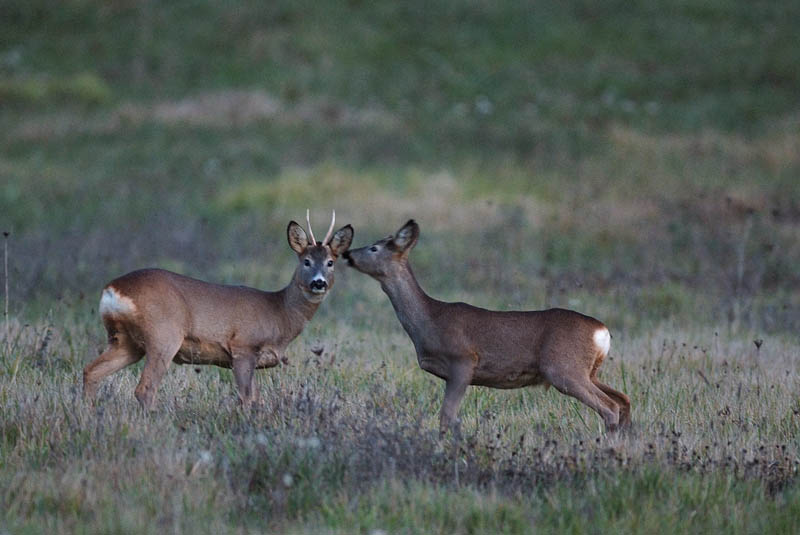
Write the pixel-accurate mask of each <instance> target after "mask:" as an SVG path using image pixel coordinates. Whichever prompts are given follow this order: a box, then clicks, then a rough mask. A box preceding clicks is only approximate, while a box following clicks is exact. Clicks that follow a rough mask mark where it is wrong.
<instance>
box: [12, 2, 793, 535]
mask: <svg viewBox="0 0 800 535" xmlns="http://www.w3.org/2000/svg"><path fill="white" fill-rule="evenodd" d="M798 23H800V4H798V3H796V2H786V3H776V4H774V5H773V4H771V3H755V4H754V3H751V2H744V1H731V2H718V3H710V4H708V3H707V4H702V5H701V4H700V3H693V2H685V1H672V0H670V1H666V2H664V1H662V2H656V1H641V2H633V3H619V2H611V3H602V5H597V4H596V3H594V2H583V1H576V0H570V1H567V2H562V3H559V4H558V5H553V6H548V5H546V4H543V3H535V4H532V3H527V2H510V1H509V2H506V1H498V2H455V1H443V2H436V3H430V2H419V1H416V0H414V1H410V2H384V1H379V2H372V3H368V2H360V1H357V0H354V1H349V2H306V1H293V2H288V1H286V2H284V1H278V2H270V3H267V4H266V5H265V3H263V2H256V1H243V2H236V3H213V2H202V1H192V0H179V1H175V2H170V3H168V4H167V5H157V4H156V3H155V2H151V1H147V0H138V1H137V0H129V1H122V0H119V1H113V2H93V1H88V0H68V1H64V2H59V3H57V5H54V4H52V3H51V2H45V1H42V0H33V1H29V2H18V1H15V0H10V1H3V2H0V231H5V232H9V233H10V235H9V236H8V238H7V239H6V240H5V241H4V243H3V245H4V246H6V247H7V251H8V272H7V274H5V273H4V275H6V276H5V277H4V280H3V281H2V282H5V281H6V280H7V282H8V294H7V295H4V302H3V305H6V304H7V306H8V311H9V314H8V316H7V317H4V318H3V324H2V325H0V533H5V532H8V533H42V532H47V533H106V532H108V533H112V532H113V533H153V532H159V533H161V532H164V533H167V532H175V533H183V532H193V533H342V534H344V533H348V534H349V533H365V534H374V535H378V534H402V533H495V532H497V533H531V532H555V531H559V532H569V533H601V532H604V533H615V532H623V533H624V532H641V533H654V532H665V533H674V532H691V533H697V532H709V531H710V532H726V533H760V532H766V531H769V532H771V533H796V532H797V530H798V529H800V483H799V482H798V475H800V474H798V471H800V438H798V437H800V394H799V393H800V358H799V354H800V335H799V334H798V333H800V270H798V266H800V240H799V239H798V236H800V108H798V102H797V95H798V94H800V69H798V65H800V47H797V46H796V44H795V41H796V28H797V26H798ZM306 208H310V209H311V211H312V221H313V222H314V224H315V227H316V228H318V229H320V230H318V231H317V233H320V232H323V231H324V229H325V228H327V224H328V222H329V217H330V210H331V209H335V210H336V213H337V222H338V223H339V224H342V225H343V224H345V223H351V224H352V225H353V227H354V228H355V240H354V244H355V246H361V245H365V244H367V243H370V242H371V241H373V240H376V239H378V238H381V237H383V236H385V235H387V234H389V233H390V232H393V231H395V230H396V229H397V228H398V227H400V226H401V225H402V224H403V223H404V222H405V221H406V220H407V219H409V218H412V217H413V218H414V219H416V220H417V221H418V222H419V223H420V226H421V229H422V234H421V238H420V241H419V243H418V244H417V246H416V248H415V249H414V251H413V252H412V255H411V261H412V265H413V267H414V269H415V273H416V275H417V277H418V279H419V281H420V283H421V285H422V286H423V288H425V290H426V291H427V292H428V293H430V294H431V295H432V296H434V297H436V298H439V299H443V300H450V301H466V302H469V303H472V304H475V305H479V306H484V307H488V308H495V309H504V310H508V309H541V308H546V307H551V306H560V307H566V308H571V309H575V310H578V311H581V312H584V313H586V314H590V315H592V316H594V317H597V318H598V319H600V320H602V321H603V322H605V323H606V324H607V325H608V327H609V329H610V330H611V333H612V337H613V340H612V346H611V353H610V355H609V358H608V359H606V361H605V363H604V364H603V367H602V368H601V372H600V373H601V376H602V378H603V380H604V382H606V383H608V384H609V385H611V386H613V387H614V388H617V389H619V390H622V391H624V392H625V393H627V394H628V395H629V396H630V398H631V401H632V418H633V426H632V428H631V429H630V430H628V431H626V432H620V433H615V434H607V433H605V432H604V431H603V428H602V422H601V419H600V418H599V417H598V416H597V415H596V414H595V413H594V412H592V411H591V410H589V409H588V408H586V407H584V406H583V405H581V404H579V403H578V402H576V401H575V400H573V399H572V398H567V397H565V396H563V395H561V394H559V393H558V392H557V391H555V390H554V389H549V390H545V389H541V388H540V389H520V390H508V391H501V390H492V389H486V388H478V387H472V388H471V389H469V390H468V392H467V396H466V397H465V399H464V403H463V405H462V408H461V412H460V416H461V420H462V425H461V429H462V436H461V437H460V439H457V438H456V437H453V436H451V435H448V436H447V437H445V438H444V439H441V440H440V439H439V438H438V432H437V426H438V411H439V407H440V404H441V400H442V396H443V390H444V383H443V382H442V381H440V380H439V379H437V378H435V377H433V376H432V375H429V374H426V373H425V372H423V371H422V370H420V369H419V367H418V365H417V363H416V358H415V353H414V348H413V345H412V344H411V341H410V340H409V339H408V337H407V336H406V334H405V332H404V331H403V330H402V328H401V326H400V324H399V322H398V321H397V319H396V317H395V315H394V311H393V309H392V307H391V305H390V303H389V301H388V299H387V298H386V296H385V295H384V294H383V293H382V291H381V290H380V287H379V286H378V284H377V283H376V282H375V281H373V280H371V279H369V278H368V277H366V276H364V275H361V274H359V273H356V272H354V271H352V270H350V269H348V268H347V267H346V266H345V265H344V263H343V262H341V263H340V264H339V265H338V266H337V274H336V283H335V285H334V287H333V289H332V291H331V293H330V295H329V296H328V297H327V298H326V300H325V302H324V303H323V304H322V306H321V307H320V310H319V311H318V312H317V314H316V316H315V317H314V319H313V320H312V321H311V322H310V323H309V325H308V326H307V327H306V329H305V331H304V332H303V333H302V334H301V336H300V337H299V338H298V339H297V340H295V341H294V342H293V343H292V345H290V346H289V350H288V357H289V364H288V365H281V366H279V367H277V368H273V369H271V370H264V371H259V372H257V377H258V384H259V388H260V391H261V397H262V403H261V405H259V406H257V407H256V408H254V409H252V410H247V411H246V410H243V409H242V408H240V407H239V406H238V405H237V403H236V394H235V386H234V382H233V377H232V373H231V372H230V371H229V370H223V369H218V368H213V367H197V368H195V367H192V366H173V367H172V368H171V369H170V371H169V372H168V374H167V376H166V378H165V379H164V381H163V383H162V385H161V387H160V389H159V393H158V396H157V402H156V409H155V411H154V412H152V413H150V414H144V413H143V412H142V411H141V409H140V408H139V406H138V404H137V402H136V400H135V398H134V397H133V390H134V388H135V386H136V383H137V381H138V377H139V374H140V372H141V367H142V363H139V364H137V365H135V366H132V367H130V368H128V369H125V370H123V371H120V372H118V373H117V374H115V375H112V376H111V377H110V378H108V379H107V380H106V381H105V382H104V384H103V386H102V387H101V389H100V392H99V395H98V400H97V403H96V404H95V405H94V406H92V405H89V404H87V403H85V402H84V401H83V399H82V395H81V387H82V385H81V381H82V376H81V373H82V369H83V367H84V366H85V365H86V364H87V363H88V362H89V361H91V360H92V359H94V358H95V357H96V356H97V355H98V354H99V353H100V352H101V351H102V349H103V347H104V345H105V332H104V330H103V328H102V325H101V322H100V319H99V317H98V315H97V304H98V300H99V294H100V290H101V288H102V287H103V285H104V284H105V283H106V282H108V281H109V280H110V279H112V278H114V277H116V276H118V275H120V274H123V273H125V272H127V271H130V270H133V269H137V268H141V267H147V266H157V267H163V268H167V269H171V270H174V271H178V272H180V273H184V274H186V275H190V276H194V277H198V278H203V279H206V280H211V281H215V282H224V283H231V284H246V285H250V286H255V287H258V288H262V289H278V288H281V287H283V286H284V285H285V284H286V283H287V282H288V281H289V278H290V277H291V274H292V272H293V270H294V268H295V265H296V262H297V261H296V256H295V255H294V253H293V252H292V251H291V250H290V249H289V247H288V244H287V242H286V234H285V232H286V225H287V223H288V221H289V220H291V219H294V220H297V221H302V220H303V217H304V214H305V209H306Z"/></svg>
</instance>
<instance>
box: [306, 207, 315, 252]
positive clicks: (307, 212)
mask: <svg viewBox="0 0 800 535" xmlns="http://www.w3.org/2000/svg"><path fill="white" fill-rule="evenodd" d="M310 216H311V213H310V211H309V210H308V208H306V223H308V235H309V236H311V245H316V244H317V240H315V239H314V231H312V230H311V217H310Z"/></svg>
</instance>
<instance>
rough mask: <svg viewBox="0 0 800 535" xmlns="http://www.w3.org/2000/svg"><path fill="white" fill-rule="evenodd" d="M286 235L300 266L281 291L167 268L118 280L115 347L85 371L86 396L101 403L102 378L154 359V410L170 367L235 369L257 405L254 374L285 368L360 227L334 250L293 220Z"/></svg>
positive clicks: (107, 312)
mask: <svg viewBox="0 0 800 535" xmlns="http://www.w3.org/2000/svg"><path fill="white" fill-rule="evenodd" d="M287 237H288V239H289V245H290V246H291V247H292V249H293V250H294V251H295V252H296V253H297V255H298V260H299V265H298V267H297V269H296V270H295V273H294V276H293V277H292V280H291V282H290V283H289V284H288V285H287V286H286V287H285V288H283V289H282V290H279V291H276V292H265V291H261V290H256V289H255V288H248V287H245V286H226V285H222V284H212V283H209V282H204V281H201V280H197V279H192V278H190V277H185V276H183V275H178V274H177V273H172V272H170V271H165V270H161V269H142V270H139V271H133V272H131V273H128V274H127V275H123V276H122V277H119V278H117V279H114V280H113V281H111V282H110V283H109V284H108V285H107V286H106V287H105V290H104V298H103V300H102V301H101V314H102V318H103V324H104V325H105V327H106V331H107V332H108V348H107V349H106V350H105V351H104V352H103V354H102V355H100V356H99V357H98V358H97V359H96V360H94V361H93V362H92V363H90V364H89V365H87V366H86V368H85V369H84V372H83V386H84V395H85V396H86V398H87V399H93V398H94V396H95V394H96V392H97V388H98V386H99V384H100V381H101V380H102V379H103V378H105V377H107V376H108V375H111V374H112V373H114V372H116V371H118V370H121V369H122V368H124V367H126V366H129V365H131V364H133V363H135V362H137V361H139V360H140V359H141V358H142V357H143V356H145V355H147V362H146V363H145V366H144V370H143V371H142V377H141V379H140V380H139V385H138V386H137V387H136V393H135V394H136V399H138V400H139V402H140V403H141V405H142V406H143V407H144V408H148V409H149V408H151V407H152V405H153V400H154V396H155V393H156V390H157V388H158V385H159V383H160V382H161V379H162V378H163V376H164V373H165V372H166V370H167V367H168V366H169V363H170V362H175V363H177V364H213V365H216V366H221V367H224V368H232V369H233V373H234V378H235V380H236V385H237V388H238V391H239V397H240V399H241V401H242V403H243V404H244V405H250V404H251V403H252V402H253V401H255V400H256V399H257V397H258V392H257V390H256V389H255V385H254V380H253V371H254V370H255V369H256V368H271V367H273V366H277V365H278V363H279V362H281V361H284V362H285V356H284V350H285V349H286V347H287V346H288V345H289V343H290V342H291V341H292V340H294V339H295V338H296V337H297V336H298V335H299V334H300V332H301V331H302V330H303V327H304V326H305V324H306V323H307V322H308V321H309V320H310V319H311V318H312V317H313V316H314V313H315V312H316V310H317V308H318V307H319V303H320V302H321V301H322V299H323V298H324V296H325V295H326V294H327V291H329V290H330V288H331V287H332V286H333V264H332V263H333V262H334V261H335V260H336V258H337V257H338V256H339V255H340V254H341V253H342V252H344V251H345V250H347V248H348V247H349V246H350V243H351V242H352V239H353V229H352V227H350V225H347V226H345V227H343V228H341V229H339V230H338V231H337V232H336V234H335V235H334V237H333V238H332V239H331V244H330V245H327V244H326V245H323V244H309V243H308V240H307V238H306V234H305V232H304V231H303V229H302V228H301V227H300V226H299V225H298V224H297V223H295V222H294V221H292V222H291V223H290V224H289V227H288V229H287ZM328 264H331V265H328ZM315 278H317V279H324V281H325V283H326V285H327V286H326V288H325V289H324V291H320V290H317V292H316V293H315V292H314V291H313V290H312V287H311V283H312V280H314V279H315ZM114 305H116V306H114Z"/></svg>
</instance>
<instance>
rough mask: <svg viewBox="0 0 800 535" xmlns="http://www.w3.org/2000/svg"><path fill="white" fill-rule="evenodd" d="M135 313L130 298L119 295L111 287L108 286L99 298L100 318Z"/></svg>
mask: <svg viewBox="0 0 800 535" xmlns="http://www.w3.org/2000/svg"><path fill="white" fill-rule="evenodd" d="M134 312H136V305H134V304H133V301H132V300H131V298H130V297H126V296H124V295H122V294H121V293H119V292H118V291H117V289H116V288H114V287H113V286H108V287H107V288H106V289H105V290H103V295H102V296H101V297H100V315H101V316H129V315H131V314H133V313H134Z"/></svg>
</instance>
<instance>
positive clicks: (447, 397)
mask: <svg viewBox="0 0 800 535" xmlns="http://www.w3.org/2000/svg"><path fill="white" fill-rule="evenodd" d="M470 381H472V368H471V367H469V366H465V365H460V366H453V368H452V369H451V371H450V373H449V375H448V377H447V379H446V384H445V388H444V402H443V403H442V411H441V412H440V413H439V436H440V437H441V436H444V434H445V433H446V432H447V430H448V429H449V428H451V427H453V428H454V430H455V431H456V432H458V431H459V429H458V426H459V423H460V422H459V420H458V419H457V418H456V415H457V414H458V408H459V407H460V406H461V400H462V399H464V394H465V393H466V391H467V386H469V383H470Z"/></svg>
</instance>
